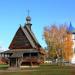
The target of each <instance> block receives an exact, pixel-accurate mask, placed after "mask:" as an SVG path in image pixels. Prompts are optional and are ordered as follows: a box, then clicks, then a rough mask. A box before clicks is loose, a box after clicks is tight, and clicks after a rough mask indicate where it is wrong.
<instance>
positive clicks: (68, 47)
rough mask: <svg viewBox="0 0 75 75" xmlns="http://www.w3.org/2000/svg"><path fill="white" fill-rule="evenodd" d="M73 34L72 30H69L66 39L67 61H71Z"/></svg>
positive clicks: (65, 56) (65, 53)
mask: <svg viewBox="0 0 75 75" xmlns="http://www.w3.org/2000/svg"><path fill="white" fill-rule="evenodd" d="M72 45H73V41H72V34H71V33H70V32H67V35H66V38H65V40H64V60H65V61H68V62H69V61H71V58H72V55H73V50H72Z"/></svg>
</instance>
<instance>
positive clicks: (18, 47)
mask: <svg viewBox="0 0 75 75" xmlns="http://www.w3.org/2000/svg"><path fill="white" fill-rule="evenodd" d="M31 26H32V24H31V17H30V16H27V17H26V23H25V25H24V27H23V26H21V25H20V27H19V28H18V30H17V32H16V34H15V36H14V38H13V40H12V42H11V44H10V46H9V50H7V51H4V52H2V53H1V55H4V56H5V58H8V61H9V65H10V66H16V67H20V66H34V65H39V64H41V63H43V62H44V57H45V50H44V49H43V48H42V47H41V45H40V44H39V43H38V41H37V39H36V37H35V35H34V33H33V32H32V29H31Z"/></svg>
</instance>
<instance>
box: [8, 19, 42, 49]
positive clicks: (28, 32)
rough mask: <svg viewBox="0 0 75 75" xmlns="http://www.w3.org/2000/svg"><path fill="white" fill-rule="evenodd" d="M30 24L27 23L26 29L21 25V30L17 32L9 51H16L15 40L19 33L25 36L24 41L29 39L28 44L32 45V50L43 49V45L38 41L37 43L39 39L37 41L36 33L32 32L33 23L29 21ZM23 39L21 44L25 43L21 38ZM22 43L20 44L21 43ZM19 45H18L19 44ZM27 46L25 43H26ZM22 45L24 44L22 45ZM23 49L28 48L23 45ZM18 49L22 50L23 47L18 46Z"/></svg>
mask: <svg viewBox="0 0 75 75" xmlns="http://www.w3.org/2000/svg"><path fill="white" fill-rule="evenodd" d="M27 21H28V22H27V23H25V26H24V27H22V26H21V25H20V27H19V29H18V31H17V32H16V34H15V36H14V38H13V40H12V42H11V44H10V46H9V49H14V48H15V46H14V42H15V41H14V39H15V37H16V36H19V35H18V34H19V33H21V34H22V36H23V39H24V41H25V40H26V39H27V40H28V42H29V44H30V46H32V48H36V47H39V48H40V47H41V45H40V44H39V43H38V41H37V39H36V37H35V35H34V33H33V32H32V30H31V25H32V24H31V23H30V20H29V19H28V20H27ZM24 37H26V39H25V38H24ZM16 39H17V40H19V39H18V38H16ZM20 39H21V43H22V42H23V40H22V38H20ZM19 43H20V42H19ZM17 44H18V43H17ZM24 44H25V43H24ZM21 45H22V44H21ZM21 45H20V46H21ZM22 46H23V47H22V48H24V49H25V48H26V47H25V46H24V45H22ZM17 47H18V49H20V48H21V47H19V46H17ZM15 49H16V48H15Z"/></svg>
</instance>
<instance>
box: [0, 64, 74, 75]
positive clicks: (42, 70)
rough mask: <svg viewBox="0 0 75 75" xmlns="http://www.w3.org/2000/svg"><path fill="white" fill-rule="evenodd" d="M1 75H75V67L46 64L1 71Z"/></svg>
mask: <svg viewBox="0 0 75 75" xmlns="http://www.w3.org/2000/svg"><path fill="white" fill-rule="evenodd" d="M28 70H29V71H28ZM0 75H75V67H72V66H57V65H49V64H48V65H47V64H46V65H40V67H39V68H35V69H34V68H30V69H23V70H20V71H17V72H0Z"/></svg>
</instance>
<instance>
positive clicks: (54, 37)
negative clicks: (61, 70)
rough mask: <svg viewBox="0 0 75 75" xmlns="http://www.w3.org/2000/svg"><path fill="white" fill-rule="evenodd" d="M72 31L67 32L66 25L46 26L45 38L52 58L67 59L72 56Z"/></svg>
mask: <svg viewBox="0 0 75 75" xmlns="http://www.w3.org/2000/svg"><path fill="white" fill-rule="evenodd" d="M71 36H72V35H71V33H70V34H69V33H68V32H67V26H66V25H61V26H57V25H52V26H50V27H49V26H48V27H47V26H46V27H45V28H44V38H45V42H46V44H47V49H48V54H49V57H50V58H52V59H56V58H63V59H65V60H67V61H69V60H70V57H71V56H72V44H73V42H72V40H71Z"/></svg>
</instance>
